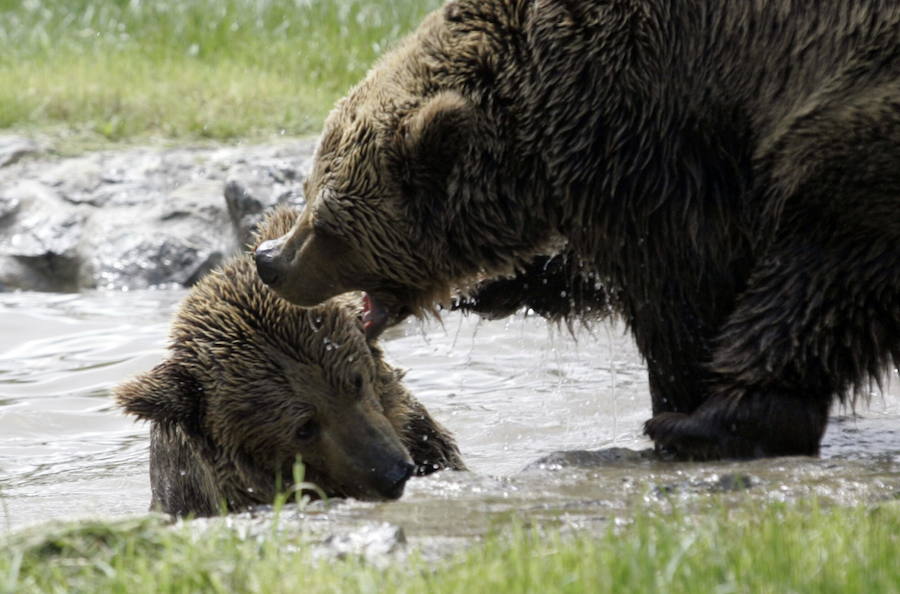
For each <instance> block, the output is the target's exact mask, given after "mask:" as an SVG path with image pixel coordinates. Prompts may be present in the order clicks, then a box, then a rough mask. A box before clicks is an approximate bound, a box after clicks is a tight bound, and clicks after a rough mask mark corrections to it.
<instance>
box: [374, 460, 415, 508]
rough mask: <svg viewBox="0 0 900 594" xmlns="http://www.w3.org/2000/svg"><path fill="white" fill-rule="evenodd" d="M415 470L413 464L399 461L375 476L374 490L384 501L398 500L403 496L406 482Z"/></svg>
mask: <svg viewBox="0 0 900 594" xmlns="http://www.w3.org/2000/svg"><path fill="white" fill-rule="evenodd" d="M415 469H416V467H415V465H414V464H411V463H410V462H408V461H406V460H400V461H399V462H397V463H395V464H393V465H392V466H391V467H389V468H388V469H387V470H386V471H384V472H382V473H380V474H379V475H378V476H377V478H376V481H375V488H376V489H377V490H378V493H379V494H380V495H381V496H382V497H384V498H385V499H399V498H400V496H401V495H403V489H404V487H405V486H406V481H408V480H409V478H410V477H411V476H412V475H413V472H414V471H415Z"/></svg>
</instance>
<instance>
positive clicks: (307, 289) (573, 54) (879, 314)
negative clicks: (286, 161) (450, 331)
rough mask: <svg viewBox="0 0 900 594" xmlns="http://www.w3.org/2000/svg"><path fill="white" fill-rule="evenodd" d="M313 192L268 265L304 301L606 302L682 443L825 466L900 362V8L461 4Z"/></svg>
mask: <svg viewBox="0 0 900 594" xmlns="http://www.w3.org/2000/svg"><path fill="white" fill-rule="evenodd" d="M307 192H308V193H307V196H308V199H309V202H308V205H307V207H306V210H305V211H304V213H303V215H302V218H301V219H300V221H299V222H298V223H297V225H296V227H295V228H294V229H293V230H292V231H291V232H290V233H289V234H287V235H285V236H284V237H282V238H281V239H278V240H275V241H272V242H269V243H266V244H264V245H262V246H260V249H259V250H258V251H257V266H258V269H259V273H260V275H261V276H262V278H263V279H264V280H265V281H266V282H267V283H268V284H270V285H271V286H272V287H273V288H274V289H275V290H276V291H278V292H279V293H280V294H281V295H282V296H284V297H285V298H287V299H289V300H291V301H293V302H294V303H297V304H300V305H306V306H309V305H314V304H316V303H319V302H321V301H322V300H324V299H326V298H328V297H331V296H333V295H336V294H338V293H341V292H344V291H348V290H351V289H361V290H365V291H367V292H368V293H369V295H370V298H371V299H372V303H373V304H374V305H375V306H376V307H374V308H373V310H372V311H373V312H376V313H380V314H381V315H387V316H389V317H392V318H399V317H402V316H404V315H407V314H410V313H413V314H418V313H421V312H423V311H426V310H427V309H428V308H429V307H431V305H432V303H433V302H435V301H440V300H444V299H445V298H446V297H447V295H448V294H450V293H451V291H452V289H454V288H456V287H466V286H467V285H469V284H471V283H472V282H473V281H475V280H479V279H485V278H496V277H499V276H502V275H507V274H509V273H510V272H511V271H524V272H522V274H521V276H520V277H519V278H517V279H514V281H515V282H512V284H511V285H509V286H511V287H513V288H518V289H519V290H521V292H520V293H519V294H518V295H513V294H508V293H507V294H505V295H500V296H502V297H503V299H502V300H501V301H504V304H503V305H504V309H503V311H508V310H509V305H510V303H511V301H514V299H512V297H516V298H517V299H519V300H520V301H522V302H527V301H528V300H529V299H531V297H532V295H530V293H531V291H533V290H535V289H536V288H539V290H540V291H543V294H542V295H538V299H539V300H542V301H543V305H545V306H546V305H548V304H547V303H546V299H547V295H548V294H547V292H546V287H547V286H548V285H549V286H552V287H556V288H557V295H558V298H557V301H558V303H557V306H558V307H556V308H554V307H553V306H552V305H553V304H549V305H550V307H549V309H550V310H551V311H552V310H554V309H555V310H557V311H562V312H563V313H567V312H569V313H571V312H572V311H574V312H576V313H577V311H579V310H580V309H581V306H582V305H584V303H575V304H574V305H575V307H574V308H573V307H571V305H573V304H571V303H570V302H569V295H570V292H569V290H568V289H567V287H569V286H574V287H579V288H581V289H584V288H585V287H587V290H588V292H590V290H591V287H592V286H593V285H594V283H596V284H597V285H598V286H599V289H598V290H597V295H595V296H592V298H591V299H588V300H587V303H590V302H592V301H597V302H598V303H600V304H602V305H604V307H605V306H609V307H610V308H612V309H613V310H614V311H616V312H618V313H619V314H620V315H621V316H622V317H623V318H624V320H625V321H626V322H627V324H628V326H629V327H630V329H631V331H632V332H633V335H634V338H635V340H636V342H637V345H638V347H639V348H640V350H641V352H642V353H643V355H644V357H645V358H646V361H647V366H648V368H649V374H650V387H651V392H652V397H653V414H654V416H653V418H652V419H651V420H650V421H648V422H647V424H646V431H647V433H648V435H649V436H650V437H651V438H653V440H654V441H655V442H656V445H657V446H658V447H659V448H660V449H663V450H668V451H672V452H675V453H676V454H678V455H680V456H684V457H691V458H715V457H754V456H772V455H781V454H810V455H812V454H816V453H817V452H818V448H819V442H820V439H821V437H822V434H823V431H824V429H825V424H826V419H827V416H828V412H829V409H830V406H831V404H832V402H833V401H834V400H835V399H836V398H837V399H841V400H843V399H845V398H846V397H848V396H852V395H853V394H856V393H858V392H859V391H860V389H862V388H864V387H865V386H866V385H867V384H868V382H870V381H871V380H873V379H876V380H877V378H878V377H879V376H880V374H882V373H884V371H885V370H886V369H887V367H888V366H889V364H890V363H891V362H893V363H894V365H896V364H898V363H900V4H898V3H896V2H892V1H891V2H889V1H886V0H833V1H829V2H821V1H820V0H770V1H764V2H750V1H745V0H694V1H690V2H688V1H681V0H674V1H673V0H610V1H606V2H597V1H595V0H567V1H563V0H556V1H551V0H457V1H453V2H450V3H448V4H447V5H446V6H445V7H444V9H443V10H440V11H438V12H436V13H434V14H432V15H431V16H430V17H428V18H427V20H426V21H425V22H424V23H423V24H422V25H421V27H420V29H419V30H418V32H417V33H415V34H414V35H413V36H412V37H410V38H409V39H407V40H406V41H405V42H404V43H402V44H401V45H400V46H399V47H398V48H397V49H396V50H395V51H393V52H392V53H390V54H389V55H387V56H386V57H384V58H383V59H382V60H381V62H380V63H378V64H377V65H376V66H375V68H374V69H373V70H372V71H371V72H370V74H369V75H368V76H367V78H366V79H365V80H364V81H363V82H362V83H360V84H359V85H358V86H357V87H356V88H354V89H353V90H352V91H351V92H350V94H349V96H348V97H346V98H345V99H344V100H342V101H341V102H340V103H339V104H338V106H337V108H336V109H335V111H334V112H333V113H332V114H331V115H330V117H329V118H328V121H327V123H326V125H325V130H324V133H323V135H322V140H321V146H320V147H319V149H318V155H317V158H316V163H315V166H314V170H313V172H312V175H311V177H310V178H309V181H308V185H307ZM556 252H560V253H564V254H567V258H568V259H566V258H563V259H562V261H563V262H566V264H565V265H560V266H555V267H553V268H554V269H555V270H558V271H560V273H561V274H562V276H559V277H555V278H554V277H553V276H552V275H550V274H549V272H548V271H546V270H545V269H544V267H543V266H541V265H537V266H535V265H533V264H531V262H532V258H533V257H535V256H536V255H541V254H543V255H552V254H554V253H556ZM529 272H531V273H533V274H534V276H529V275H528V273H529ZM550 272H552V271H550ZM566 275H568V276H566ZM489 289H490V287H485V290H489ZM582 292H583V291H582ZM492 294H493V297H495V298H496V297H497V296H498V293H497V291H493V293H492ZM593 297H597V299H593ZM379 308H380V309H379ZM488 309H489V307H488Z"/></svg>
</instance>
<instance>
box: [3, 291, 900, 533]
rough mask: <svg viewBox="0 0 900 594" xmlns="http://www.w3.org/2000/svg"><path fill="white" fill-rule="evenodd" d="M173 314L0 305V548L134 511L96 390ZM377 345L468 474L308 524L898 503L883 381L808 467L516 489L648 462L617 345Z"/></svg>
mask: <svg viewBox="0 0 900 594" xmlns="http://www.w3.org/2000/svg"><path fill="white" fill-rule="evenodd" d="M183 296H184V292H182V291H142V292H132V293H102V292H101V293H84V294H75V295H58V294H41V293H15V294H0V531H2V530H4V529H6V528H11V527H17V526H22V525H24V524H29V523H33V522H37V521H43V520H46V519H49V518H59V517H76V516H84V515H101V516H104V517H110V516H115V515H121V514H127V513H139V512H143V511H144V510H146V508H147V505H148V502H149V497H150V488H149V482H148V477H147V433H148V431H147V427H146V425H143V424H140V423H133V422H132V421H131V420H130V419H129V418H126V417H125V416H124V415H122V414H121V413H120V412H119V411H118V410H117V409H116V408H115V406H114V405H113V403H112V400H111V398H110V390H111V388H112V387H113V386H115V385H116V384H118V383H120V382H121V381H122V380H124V379H126V378H128V377H130V376H132V375H134V374H135V373H138V372H140V371H145V370H147V369H149V368H151V367H152V366H153V365H154V364H156V363H157V362H158V361H159V360H160V359H161V358H162V356H163V350H164V347H165V343H166V340H167V333H168V326H169V320H170V317H171V315H172V313H173V312H174V309H175V307H176V306H177V304H178V302H179V300H180V299H181V298H182V297H183ZM384 341H385V349H386V351H387V354H388V357H389V359H390V360H391V361H392V362H393V363H394V364H396V365H397V366H398V367H402V368H407V369H409V373H408V375H407V379H406V383H407V385H408V387H409V388H410V390H411V391H412V392H413V393H414V394H416V396H417V397H418V398H419V399H420V400H422V402H424V403H425V405H426V406H427V407H428V408H429V409H430V410H431V412H432V414H434V416H435V417H436V418H438V419H439V420H440V421H441V422H443V423H444V424H445V425H446V426H447V427H448V428H449V429H450V430H451V431H453V432H454V433H455V434H456V436H457V439H458V441H459V444H460V447H461V449H462V451H463V455H464V456H465V458H466V461H467V462H468V464H469V467H470V468H471V469H472V471H473V472H471V473H443V474H440V475H438V476H434V477H428V478H424V479H417V480H414V481H411V483H410V485H409V487H408V489H407V495H406V496H405V497H404V499H403V500H402V501H400V502H397V503H389V504H369V503H359V502H342V503H339V504H337V505H335V504H331V505H319V506H318V507H316V506H313V508H312V509H311V510H310V511H309V512H307V513H306V514H303V516H302V520H303V521H304V522H308V523H310V522H312V523H315V522H316V521H319V522H327V523H329V524H330V525H334V524H335V522H337V523H338V524H340V523H341V522H350V523H352V522H359V521H375V520H377V521H388V522H394V523H398V524H401V525H403V526H405V528H406V530H407V532H409V533H411V534H413V535H414V534H416V533H428V534H441V535H444V536H447V537H454V536H455V537H459V536H465V535H467V534H470V533H482V532H483V531H484V530H485V529H487V528H488V526H489V524H490V521H486V517H488V516H491V515H496V514H509V513H516V514H526V515H528V517H529V518H536V519H539V518H542V517H552V518H566V521H567V522H569V523H570V524H573V525H580V524H584V523H587V524H590V523H591V522H594V521H599V520H603V519H604V518H606V517H607V516H608V514H610V513H614V512H615V511H616V510H620V509H622V508H623V507H624V506H625V505H626V504H628V503H629V502H631V501H633V500H634V499H635V498H637V499H639V500H640V498H642V497H646V496H647V494H648V493H649V494H651V495H653V494H656V495H660V494H662V495H664V496H665V497H686V498H691V497H695V496H696V495H697V494H698V493H708V492H717V491H722V490H725V491H730V490H735V491H737V492H742V491H747V492H748V493H752V494H755V495H756V496H760V497H763V498H767V499H771V498H779V497H804V496H807V495H819V496H824V497H830V498H832V499H834V500H838V501H848V502H849V501H856V500H860V499H879V498H883V497H896V496H898V494H900V381H897V380H896V377H894V378H893V379H894V381H893V382H891V383H890V385H889V387H888V389H887V390H886V392H885V393H884V394H881V393H876V395H875V396H873V398H872V402H871V405H870V406H869V407H861V409H860V411H859V412H860V413H861V415H860V416H859V417H852V416H850V415H849V412H848V411H837V412H838V413H839V414H840V415H843V416H838V417H836V418H835V419H834V420H833V422H832V424H831V425H830V426H829V430H828V433H827V435H826V440H825V444H824V446H823V457H822V459H819V460H810V459H780V460H767V461H755V462H750V463H719V464H659V463H654V462H651V461H647V460H644V459H641V458H640V457H636V456H628V455H626V456H625V457H624V459H620V460H616V459H613V460H612V461H611V460H610V457H609V456H605V457H600V458H596V460H595V461H594V462H593V463H592V457H591V456H590V455H581V456H576V455H569V456H561V457H558V458H557V459H556V461H555V462H554V463H552V464H549V465H544V466H534V465H532V466H530V467H529V469H528V470H527V471H524V472H522V470H523V469H524V468H525V467H527V466H529V464H530V463H532V462H534V461H535V460H537V459H538V458H541V457H542V456H545V455H547V454H549V453H550V452H553V451H556V450H569V451H573V450H585V449H591V450H595V449H598V448H609V447H624V448H630V449H641V448H645V447H648V446H649V443H648V442H647V441H646V440H645V439H644V438H643V437H642V436H641V434H640V430H641V424H642V422H643V421H644V420H645V419H646V418H647V416H648V415H649V396H648V391H647V383H646V374H645V371H644V368H643V365H642V363H641V361H640V358H639V357H638V356H637V354H636V352H635V350H634V347H633V345H632V344H631V341H630V339H628V338H627V337H626V336H624V335H623V332H622V330H621V329H620V328H616V327H606V326H597V327H595V328H594V329H593V330H587V329H578V330H576V332H575V336H574V337H573V336H572V335H570V333H569V331H568V330H566V329H564V328H563V329H561V328H556V327H549V326H548V325H547V324H546V323H545V322H543V321H542V320H539V319H533V318H524V317H521V316H520V317H516V318H514V319H512V320H509V321H499V322H490V323H488V322H481V321H479V320H477V319H476V318H474V317H468V318H467V317H463V316H459V315H448V316H446V317H445V318H444V320H443V323H438V322H431V323H429V324H427V325H425V326H424V327H422V326H420V325H418V324H417V323H414V322H410V323H408V324H406V325H404V326H402V327H400V328H395V329H392V330H390V331H389V332H388V333H387V334H386V335H385V338H384ZM572 460H575V461H576V463H575V465H574V466H573V465H570V464H569V462H571V461H572ZM547 466H549V467H551V468H547ZM558 466H563V468H562V469H561V470H560V469H555V470H554V468H556V467H558ZM733 476H738V477H739V480H737V482H736V483H735V482H734V481H733V480H732V478H729V477H733ZM723 477H724V478H723ZM745 478H746V480H745ZM723 481H724V482H723ZM733 484H737V485H739V488H737V489H731V486H733ZM723 485H724V487H723Z"/></svg>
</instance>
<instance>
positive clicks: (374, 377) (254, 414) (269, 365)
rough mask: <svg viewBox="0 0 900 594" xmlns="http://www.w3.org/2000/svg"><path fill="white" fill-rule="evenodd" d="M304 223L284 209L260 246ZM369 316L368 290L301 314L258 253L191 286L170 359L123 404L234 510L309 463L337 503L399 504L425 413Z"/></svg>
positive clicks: (125, 390) (124, 394)
mask: <svg viewBox="0 0 900 594" xmlns="http://www.w3.org/2000/svg"><path fill="white" fill-rule="evenodd" d="M296 218H297V217H296V215H295V214H293V213H291V212H290V211H287V210H280V211H277V212H276V214H275V215H274V216H271V217H270V219H269V221H268V222H267V223H264V225H263V228H264V229H265V230H266V233H268V235H264V236H262V237H261V238H260V239H265V238H266V237H272V236H273V235H277V234H281V233H284V232H286V230H287V229H288V228H290V226H291V224H293V223H294V222H295V220H296ZM361 309H362V300H361V298H360V296H359V294H356V295H347V296H345V297H341V298H338V299H335V300H332V301H329V302H328V303H326V304H324V305H322V306H319V307H315V308H310V309H303V308H300V307H295V306H292V305H291V304H289V303H287V302H285V301H284V300H282V299H280V298H278V297H277V296H276V295H274V294H273V293H272V291H270V290H269V289H268V288H267V287H266V286H265V285H263V283H262V282H260V281H259V279H258V277H257V275H256V271H255V268H254V264H253V259H252V256H250V255H249V254H247V255H244V256H242V257H238V258H236V259H234V260H232V261H231V262H229V263H228V264H226V265H225V266H224V267H223V268H222V269H220V270H218V271H215V272H213V273H211V274H209V275H207V276H206V277H205V278H204V279H203V280H201V282H200V283H199V284H198V285H197V286H195V287H194V288H193V289H192V291H191V293H190V294H189V296H188V297H187V298H186V300H185V302H184V303H183V304H182V306H181V309H180V311H179V312H178V314H177V316H176V320H175V323H174V326H173V328H174V329H173V333H172V342H171V346H170V356H169V358H168V359H167V360H166V361H164V362H163V363H161V364H159V365H158V366H157V367H156V368H154V369H153V370H151V371H149V372H147V373H146V374H144V375H141V376H139V377H137V378H136V379H134V380H132V381H130V382H128V383H126V384H124V385H122V386H120V387H119V388H118V389H117V391H116V395H117V399H118V402H119V403H120V405H121V406H122V407H123V408H124V409H125V411H126V412H128V413H130V414H132V415H135V416H137V417H139V418H141V419H145V420H149V421H151V422H153V423H154V425H155V426H156V427H158V428H161V429H163V430H164V431H169V432H175V433H177V434H178V435H179V436H180V438H181V439H183V440H184V441H185V442H186V443H189V445H190V447H191V448H192V449H193V451H194V452H195V453H196V454H197V455H198V456H199V457H200V458H202V459H203V462H204V465H205V466H206V467H207V468H208V469H210V470H211V472H212V473H213V478H212V479H211V480H212V481H214V482H215V483H218V484H220V485H224V487H223V488H222V489H221V492H223V493H232V495H228V497H227V498H228V499H229V503H233V501H231V500H232V499H235V498H238V499H240V497H239V496H237V495H234V493H244V492H255V493H257V494H258V496H259V499H260V501H258V502H259V503H270V502H271V500H272V499H271V496H272V495H274V487H275V484H276V477H279V476H280V477H281V480H283V481H284V484H288V483H289V481H290V478H291V470H292V466H293V464H294V462H295V460H296V459H297V457H298V456H299V457H300V459H301V460H302V462H303V464H304V467H305V472H306V473H305V480H306V481H307V482H311V483H314V484H316V485H317V486H318V487H320V488H321V489H322V490H324V491H325V493H327V494H328V495H330V496H351V497H356V498H362V499H392V498H397V497H399V496H400V495H401V494H402V492H403V488H404V485H405V483H406V481H407V479H408V478H409V477H410V476H411V475H412V474H413V473H414V471H415V467H414V465H413V460H412V459H411V457H410V454H409V451H408V449H407V447H406V444H405V443H404V440H405V439H406V438H407V437H408V436H406V435H404V431H405V430H406V428H407V427H408V426H409V425H410V422H411V417H413V416H414V415H419V416H421V414H423V413H421V411H422V410H424V409H421V408H420V405H418V403H415V402H414V401H413V400H412V398H411V396H410V395H409V394H408V392H406V390H405V388H403V386H402V384H401V382H400V379H401V377H402V374H401V373H400V372H398V371H396V370H394V369H393V368H391V367H390V366H389V365H388V364H387V363H386V362H385V361H384V360H383V356H382V353H381V351H380V349H379V348H378V347H377V346H376V344H375V342H374V341H375V338H376V336H375V333H374V331H373V330H374V329H373V327H372V326H371V325H370V327H369V332H368V333H366V332H364V330H363V325H362V322H361V318H360V316H361ZM416 407H418V408H416ZM416 418H419V417H416ZM450 443H452V440H451V442H450ZM452 447H453V450H454V452H455V445H453V446H452ZM421 473H422V472H420V474H421ZM267 498H268V499H267ZM266 499H267V500H266Z"/></svg>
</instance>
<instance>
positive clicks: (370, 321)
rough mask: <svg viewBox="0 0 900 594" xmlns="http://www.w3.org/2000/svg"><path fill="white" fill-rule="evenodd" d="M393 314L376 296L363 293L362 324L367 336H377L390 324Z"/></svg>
mask: <svg viewBox="0 0 900 594" xmlns="http://www.w3.org/2000/svg"><path fill="white" fill-rule="evenodd" d="M390 318H391V315H390V313H389V312H388V310H387V308H385V307H383V306H382V305H381V304H380V303H379V302H378V301H377V300H376V299H375V298H374V297H372V296H371V295H369V294H368V293H363V309H362V324H363V330H364V331H365V333H366V336H367V337H369V338H375V337H377V336H378V335H379V334H381V333H382V332H383V331H384V329H385V328H386V327H387V325H388V321H389V320H390Z"/></svg>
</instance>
